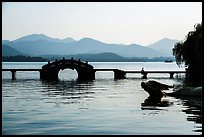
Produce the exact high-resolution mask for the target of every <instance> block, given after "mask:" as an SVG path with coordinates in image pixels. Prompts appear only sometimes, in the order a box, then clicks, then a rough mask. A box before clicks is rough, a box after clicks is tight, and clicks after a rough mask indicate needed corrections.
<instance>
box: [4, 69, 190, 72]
mask: <svg viewBox="0 0 204 137" xmlns="http://www.w3.org/2000/svg"><path fill="white" fill-rule="evenodd" d="M41 70H42V69H2V71H41ZM94 70H95V71H115V70H120V69H94ZM122 71H123V70H122ZM124 72H125V73H141V71H132V70H127V71H124ZM145 72H146V73H186V71H158V70H153V71H145Z"/></svg>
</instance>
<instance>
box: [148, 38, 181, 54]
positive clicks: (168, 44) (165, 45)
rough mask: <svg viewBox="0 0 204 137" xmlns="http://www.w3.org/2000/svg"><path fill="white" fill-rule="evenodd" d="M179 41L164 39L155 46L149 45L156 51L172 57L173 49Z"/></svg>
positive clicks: (154, 44)
mask: <svg viewBox="0 0 204 137" xmlns="http://www.w3.org/2000/svg"><path fill="white" fill-rule="evenodd" d="M177 42H178V40H172V39H168V38H163V39H161V40H159V41H157V42H155V43H153V44H150V45H148V47H149V48H151V49H154V50H156V51H160V52H162V53H165V54H167V55H169V56H172V54H173V52H172V49H173V47H174V44H175V43H177Z"/></svg>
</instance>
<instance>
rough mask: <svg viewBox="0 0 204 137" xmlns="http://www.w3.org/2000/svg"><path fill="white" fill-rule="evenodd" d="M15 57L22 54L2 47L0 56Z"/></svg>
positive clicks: (10, 48) (4, 46) (5, 46)
mask: <svg viewBox="0 0 204 137" xmlns="http://www.w3.org/2000/svg"><path fill="white" fill-rule="evenodd" d="M16 55H24V54H23V53H21V52H20V51H18V50H16V49H14V48H12V47H10V46H8V45H2V56H16Z"/></svg>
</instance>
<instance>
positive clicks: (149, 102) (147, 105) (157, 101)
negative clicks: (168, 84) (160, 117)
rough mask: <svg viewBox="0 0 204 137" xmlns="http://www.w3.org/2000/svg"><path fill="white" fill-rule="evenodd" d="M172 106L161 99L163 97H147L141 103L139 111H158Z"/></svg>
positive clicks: (171, 103)
mask: <svg viewBox="0 0 204 137" xmlns="http://www.w3.org/2000/svg"><path fill="white" fill-rule="evenodd" d="M171 105H173V102H169V101H168V100H165V99H163V97H157V98H155V97H152V96H149V97H148V98H146V99H145V100H144V103H141V106H142V107H141V109H142V110H144V109H155V110H158V109H159V108H158V107H169V106H171Z"/></svg>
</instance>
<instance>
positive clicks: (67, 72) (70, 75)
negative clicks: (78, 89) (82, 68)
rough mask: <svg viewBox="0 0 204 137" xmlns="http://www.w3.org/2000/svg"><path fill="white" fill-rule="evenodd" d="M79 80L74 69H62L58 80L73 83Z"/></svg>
mask: <svg viewBox="0 0 204 137" xmlns="http://www.w3.org/2000/svg"><path fill="white" fill-rule="evenodd" d="M77 78H78V72H77V71H76V70H75V69H74V70H72V69H69V68H67V69H64V70H62V69H60V71H59V73H58V79H59V80H70V81H73V80H77Z"/></svg>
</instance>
